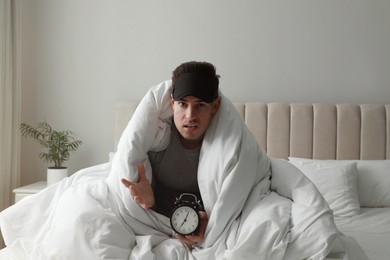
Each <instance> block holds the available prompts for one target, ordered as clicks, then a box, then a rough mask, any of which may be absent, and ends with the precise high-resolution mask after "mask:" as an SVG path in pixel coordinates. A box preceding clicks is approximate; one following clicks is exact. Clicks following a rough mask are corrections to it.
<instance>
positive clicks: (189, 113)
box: [186, 105, 195, 119]
mask: <svg viewBox="0 0 390 260" xmlns="http://www.w3.org/2000/svg"><path fill="white" fill-rule="evenodd" d="M186 117H187V118H190V119H191V118H194V117H195V107H194V106H191V105H190V106H188V107H187V111H186Z"/></svg>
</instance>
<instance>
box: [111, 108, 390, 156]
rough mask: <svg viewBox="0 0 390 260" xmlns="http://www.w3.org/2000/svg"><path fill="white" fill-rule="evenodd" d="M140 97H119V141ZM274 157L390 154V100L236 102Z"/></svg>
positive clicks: (116, 124)
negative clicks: (358, 102)
mask: <svg viewBox="0 0 390 260" xmlns="http://www.w3.org/2000/svg"><path fill="white" fill-rule="evenodd" d="M138 103H139V102H137V101H129V102H119V103H118V104H117V114H116V123H115V144H117V143H118V141H119V138H120V135H121V134H122V132H123V130H124V128H125V127H126V125H127V123H128V121H129V120H130V118H131V116H132V114H133V113H134V111H135V109H136V107H137V105H138ZM235 106H236V108H237V110H238V112H239V113H240V114H241V115H242V117H243V118H244V120H245V122H246V124H247V125H248V127H249V129H250V130H251V131H252V133H253V134H254V135H255V136H256V138H257V140H258V142H259V144H260V146H261V147H262V148H263V149H264V150H265V151H266V152H267V153H268V154H269V155H270V156H272V157H278V158H284V159H286V158H287V157H288V156H293V157H305V158H314V159H338V160H342V159H345V160H347V159H362V160H363V159H364V160H383V159H390V105H376V104H364V105H354V104H336V105H335V104H317V103H315V104H314V103H313V104H307V103H305V104H303V103H293V104H288V103H235Z"/></svg>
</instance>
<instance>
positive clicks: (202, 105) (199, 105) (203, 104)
mask: <svg viewBox="0 0 390 260" xmlns="http://www.w3.org/2000/svg"><path fill="white" fill-rule="evenodd" d="M197 106H198V108H201V109H202V108H205V107H207V104H206V103H199V104H198V105H197Z"/></svg>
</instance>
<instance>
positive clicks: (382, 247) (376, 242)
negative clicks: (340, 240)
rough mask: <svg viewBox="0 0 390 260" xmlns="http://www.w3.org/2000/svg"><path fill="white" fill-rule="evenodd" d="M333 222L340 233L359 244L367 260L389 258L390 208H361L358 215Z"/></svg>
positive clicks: (386, 259) (385, 259)
mask: <svg viewBox="0 0 390 260" xmlns="http://www.w3.org/2000/svg"><path fill="white" fill-rule="evenodd" d="M335 221H336V225H337V227H338V228H339V230H340V231H341V232H343V233H344V234H345V235H348V236H351V237H354V238H355V239H356V240H357V241H358V242H359V244H360V245H361V247H362V248H363V250H364V251H365V252H366V254H367V256H368V258H369V259H371V260H388V259H389V258H390V244H389V241H390V208H361V211H360V214H359V215H357V216H355V217H351V218H344V219H335Z"/></svg>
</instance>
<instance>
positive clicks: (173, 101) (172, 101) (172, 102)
mask: <svg viewBox="0 0 390 260" xmlns="http://www.w3.org/2000/svg"><path fill="white" fill-rule="evenodd" d="M174 103H175V100H174V99H173V96H172V94H171V106H172V108H173V104H174Z"/></svg>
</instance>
